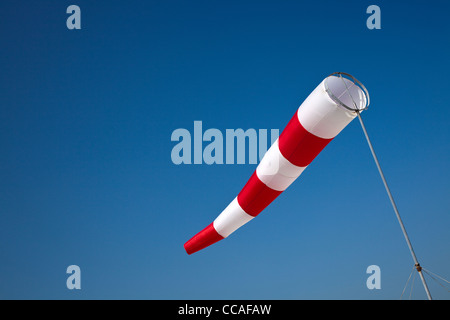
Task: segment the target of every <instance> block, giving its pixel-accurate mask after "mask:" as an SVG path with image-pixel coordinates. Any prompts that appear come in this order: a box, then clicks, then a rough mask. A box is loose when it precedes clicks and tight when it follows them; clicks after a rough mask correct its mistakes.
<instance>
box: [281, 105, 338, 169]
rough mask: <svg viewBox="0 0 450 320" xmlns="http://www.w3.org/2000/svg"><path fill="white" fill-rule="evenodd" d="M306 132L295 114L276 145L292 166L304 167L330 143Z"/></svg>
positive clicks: (328, 140)
mask: <svg viewBox="0 0 450 320" xmlns="http://www.w3.org/2000/svg"><path fill="white" fill-rule="evenodd" d="M331 140H333V138H331V139H323V138H320V137H317V136H315V135H313V134H312V133H310V132H308V131H307V130H306V129H305V128H304V127H303V126H302V125H301V123H300V121H299V119H298V116H297V112H296V113H295V114H294V116H293V117H292V119H291V121H289V123H288V124H287V126H286V128H285V129H284V130H283V132H282V133H281V135H280V138H279V140H278V145H279V148H280V152H281V154H282V155H283V156H284V157H285V158H286V159H287V160H289V162H291V163H292V164H294V165H296V166H299V167H306V166H307V165H309V164H310V163H311V162H312V161H313V160H314V158H315V157H316V156H317V155H318V154H319V153H320V151H322V149H323V148H325V146H326V145H327V144H328V143H329V142H330V141H331Z"/></svg>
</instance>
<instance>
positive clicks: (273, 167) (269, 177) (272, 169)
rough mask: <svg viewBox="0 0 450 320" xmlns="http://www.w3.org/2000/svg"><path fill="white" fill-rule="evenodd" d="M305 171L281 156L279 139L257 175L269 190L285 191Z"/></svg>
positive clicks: (257, 169)
mask: <svg viewBox="0 0 450 320" xmlns="http://www.w3.org/2000/svg"><path fill="white" fill-rule="evenodd" d="M305 169H306V167H298V166H296V165H293V164H292V163H290V162H289V160H287V159H286V158H285V157H284V156H283V155H282V154H281V152H280V148H279V147H278V139H277V140H276V141H275V142H274V143H273V145H272V146H271V147H270V149H269V150H268V151H267V152H266V154H265V155H264V157H263V159H262V160H261V162H260V163H259V165H258V167H257V168H256V175H257V176H258V178H259V180H261V181H262V182H263V183H264V184H265V185H266V186H268V187H269V188H271V189H273V190H277V191H284V190H286V188H287V187H289V186H290V185H291V183H292V182H294V181H295V179H297V178H298V176H300V174H301V173H302V172H303V170H305Z"/></svg>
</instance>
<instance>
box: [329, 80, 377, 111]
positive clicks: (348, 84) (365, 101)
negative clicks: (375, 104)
mask: <svg viewBox="0 0 450 320" xmlns="http://www.w3.org/2000/svg"><path fill="white" fill-rule="evenodd" d="M336 76H338V77H336ZM343 76H345V77H343ZM333 78H339V80H340V81H341V83H342V85H344V86H345V92H344V93H347V95H348V97H347V98H350V101H344V100H348V99H343V98H342V96H336V95H335V94H334V92H333V90H332V88H331V86H330V85H329V83H328V81H329V79H333ZM323 84H324V87H325V91H326V92H327V93H328V95H329V96H330V98H331V99H332V100H333V101H334V102H336V103H337V104H338V105H340V106H342V107H344V108H346V109H348V110H351V111H356V112H361V111H363V110H367V109H368V108H369V104H370V96H369V91H367V89H366V87H365V86H364V85H363V84H362V83H361V82H360V81H359V80H358V79H356V78H355V77H354V76H352V75H351V74H349V73H345V72H333V73H332V74H330V75H329V76H328V77H327V78H326V79H325V80H324V83H323ZM353 86H359V88H360V89H361V90H362V92H363V93H364V97H361V96H358V97H354V94H355V92H354V93H353V94H352V92H351V91H350V89H351V88H352V87H353ZM358 92H360V91H359V90H358ZM349 102H350V103H349ZM349 104H350V105H353V106H354V107H350V106H349ZM358 104H359V105H358Z"/></svg>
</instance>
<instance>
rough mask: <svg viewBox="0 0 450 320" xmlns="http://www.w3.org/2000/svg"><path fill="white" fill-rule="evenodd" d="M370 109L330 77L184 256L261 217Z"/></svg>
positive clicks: (358, 92)
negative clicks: (342, 133)
mask: <svg viewBox="0 0 450 320" xmlns="http://www.w3.org/2000/svg"><path fill="white" fill-rule="evenodd" d="M342 75H345V76H347V77H349V78H350V79H348V78H347V77H343V76H342ZM368 104H369V95H368V92H367V90H366V89H365V87H364V86H363V85H362V84H361V83H360V82H359V81H358V80H356V79H355V78H354V77H352V76H351V75H349V74H346V73H333V74H332V75H330V76H328V77H327V78H325V79H324V80H323V81H322V82H321V83H320V84H319V85H318V86H317V88H316V89H315V90H314V91H313V92H312V93H311V94H310V95H309V96H308V98H307V99H306V100H305V101H304V102H303V103H302V104H301V105H300V107H299V108H298V110H297V111H296V112H295V114H294V116H293V117H292V119H291V120H290V121H289V123H288V124H287V126H286V128H285V129H284V130H283V131H282V133H281V134H280V136H279V138H278V139H277V140H276V141H275V142H274V143H273V145H272V146H271V147H270V148H269V150H268V151H267V152H266V154H265V155H264V157H263V159H262V160H261V162H260V163H259V165H258V166H257V168H256V170H255V172H254V173H253V174H252V176H251V177H250V179H249V180H248V182H247V183H246V184H245V186H244V187H243V188H242V190H241V192H239V194H238V195H237V197H236V198H235V199H234V200H233V201H231V203H230V204H229V205H228V206H227V207H226V208H225V210H223V211H222V213H221V214H220V215H219V216H218V217H217V218H216V219H215V220H214V221H213V222H212V223H211V224H209V225H208V226H207V227H206V228H205V229H203V230H202V231H200V232H199V233H197V234H196V235H195V236H194V237H192V238H191V239H190V240H189V241H187V242H186V243H185V244H184V248H185V250H186V252H187V253H188V254H192V253H194V252H197V251H199V250H201V249H203V248H205V247H207V246H210V245H212V244H213V243H215V242H217V241H219V240H222V239H224V238H226V237H228V236H229V235H230V234H231V233H233V232H234V231H235V230H236V229H238V228H240V227H241V226H243V225H244V224H246V223H247V222H249V221H250V220H252V219H253V218H255V217H256V216H257V215H258V214H260V213H261V211H263V210H264V209H265V208H266V207H267V206H268V205H269V204H270V203H271V202H272V201H273V200H275V198H276V197H278V196H279V195H280V194H281V193H282V192H283V191H284V190H286V188H287V187H289V186H290V185H291V183H293V182H294V181H295V180H296V179H297V178H298V177H299V176H300V174H301V173H302V172H303V171H304V170H305V169H306V167H307V166H308V165H309V164H310V163H311V162H312V161H313V160H314V158H315V157H316V156H317V155H318V154H319V153H320V152H321V151H322V150H323V148H325V146H326V145H327V144H328V143H330V142H331V140H333V139H334V138H335V137H336V136H337V135H338V134H339V132H341V130H342V129H344V128H345V127H346V126H347V125H348V124H349V123H350V122H351V121H352V120H353V119H354V118H355V117H356V116H357V112H361V111H362V110H364V109H366V108H367V106H368Z"/></svg>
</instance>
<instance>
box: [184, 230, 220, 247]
mask: <svg viewBox="0 0 450 320" xmlns="http://www.w3.org/2000/svg"><path fill="white" fill-rule="evenodd" d="M222 239H223V237H222V236H221V235H220V234H218V233H217V231H216V229H214V225H213V224H212V223H211V224H210V225H209V226H207V227H206V228H205V229H203V230H202V231H200V232H199V233H197V234H196V235H195V236H193V237H192V238H191V239H190V240H189V241H188V242H186V243H185V244H184V249H185V250H186V252H187V253H188V254H192V253H194V252H197V251H199V250H202V249H203V248H206V247H207V246H210V245H212V244H213V243H216V242H217V241H220V240H222Z"/></svg>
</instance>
